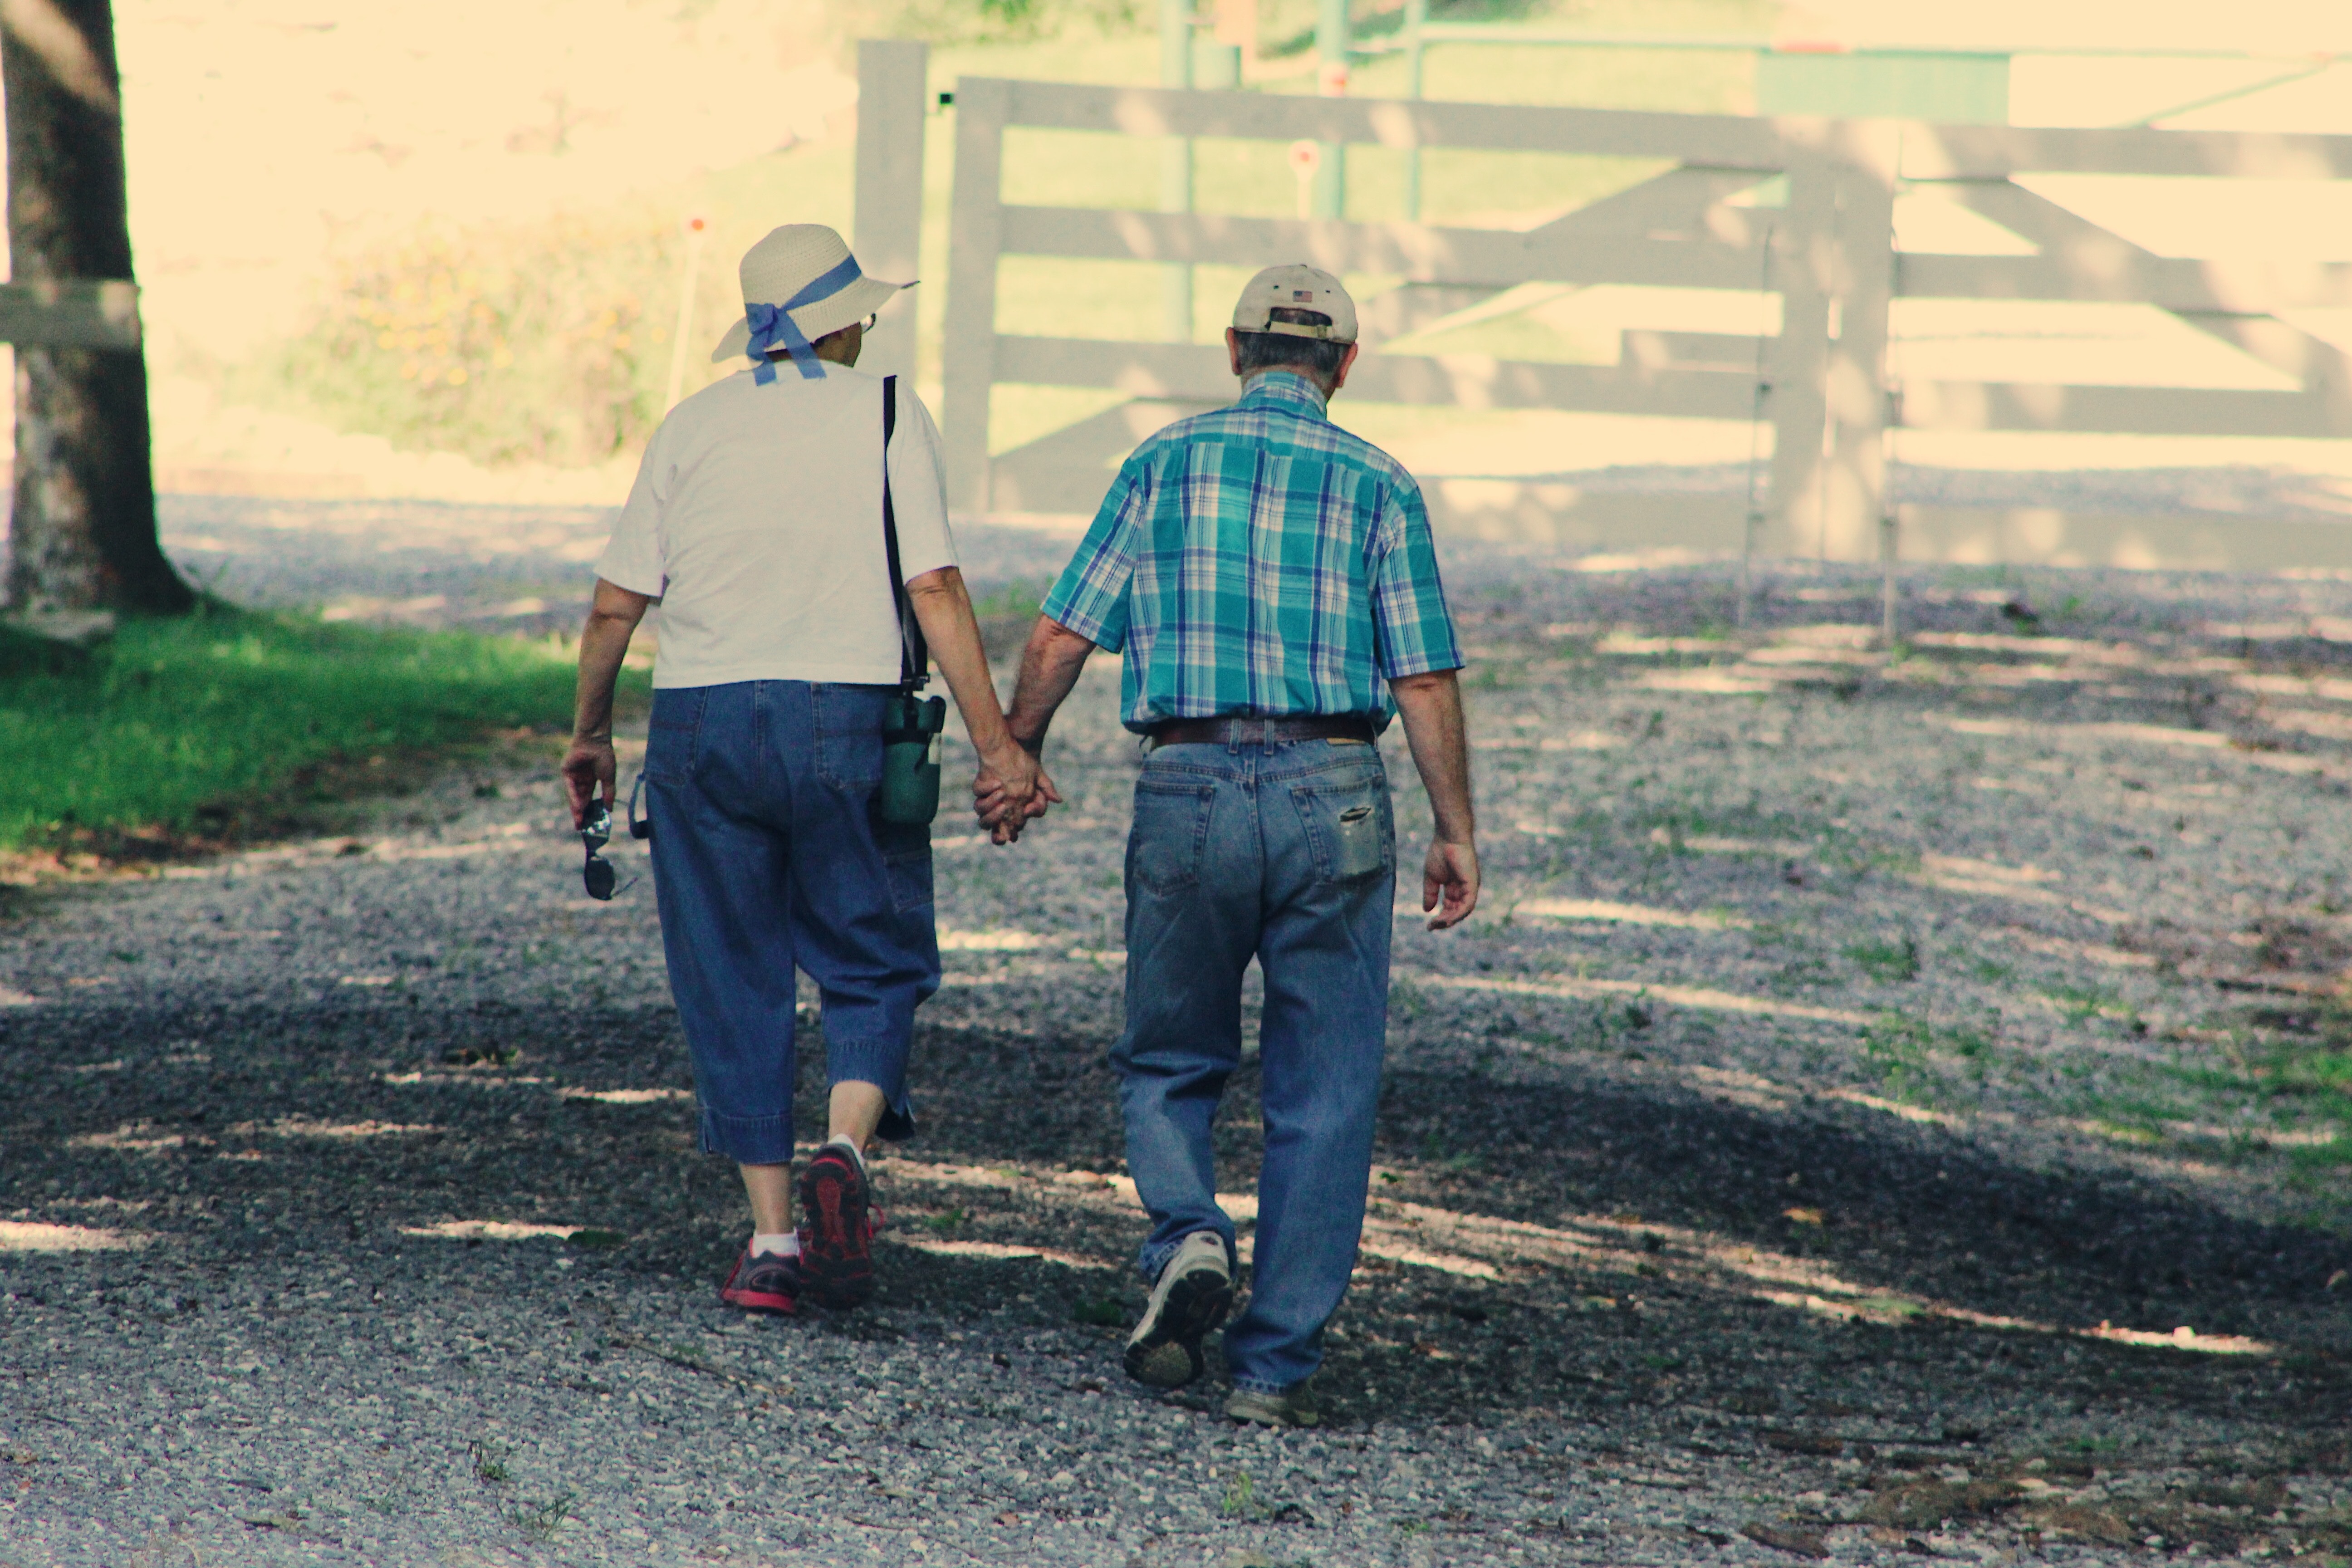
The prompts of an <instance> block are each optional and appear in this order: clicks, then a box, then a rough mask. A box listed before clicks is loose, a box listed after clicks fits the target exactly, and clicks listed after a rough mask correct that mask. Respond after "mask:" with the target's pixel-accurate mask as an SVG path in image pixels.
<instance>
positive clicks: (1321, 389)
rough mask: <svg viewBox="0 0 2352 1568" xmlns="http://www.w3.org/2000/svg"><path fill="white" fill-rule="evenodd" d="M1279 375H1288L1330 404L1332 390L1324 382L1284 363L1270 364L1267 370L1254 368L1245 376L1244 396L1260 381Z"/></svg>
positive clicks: (1243, 382)
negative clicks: (1283, 364)
mask: <svg viewBox="0 0 2352 1568" xmlns="http://www.w3.org/2000/svg"><path fill="white" fill-rule="evenodd" d="M1277 375H1286V376H1288V377H1289V378H1290V379H1291V380H1293V381H1295V382H1297V383H1298V384H1300V385H1301V386H1304V387H1306V388H1307V390H1308V391H1310V392H1312V393H1313V394H1315V398H1316V401H1317V402H1318V403H1321V404H1324V405H1327V406H1328V405H1329V404H1330V401H1331V394H1330V391H1329V389H1328V388H1327V387H1325V386H1324V385H1323V384H1322V383H1320V382H1318V381H1317V380H1316V379H1315V378H1314V377H1313V376H1311V375H1308V374H1306V373H1305V372H1304V371H1297V370H1291V369H1289V368H1287V367H1286V366H1282V365H1273V366H1269V367H1268V368H1266V369H1265V370H1254V371H1252V372H1250V373H1249V374H1247V375H1244V376H1243V377H1242V395H1243V396H1244V397H1247V396H1248V395H1250V393H1251V392H1252V391H1253V390H1254V389H1255V387H1256V386H1257V384H1258V383H1260V382H1262V381H1265V380H1266V379H1267V378H1269V377H1271V376H1277Z"/></svg>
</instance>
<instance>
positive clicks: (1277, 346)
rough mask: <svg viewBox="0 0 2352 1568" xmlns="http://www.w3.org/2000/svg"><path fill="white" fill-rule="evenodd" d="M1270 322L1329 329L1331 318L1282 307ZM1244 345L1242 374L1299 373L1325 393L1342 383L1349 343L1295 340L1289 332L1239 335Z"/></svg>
mask: <svg viewBox="0 0 2352 1568" xmlns="http://www.w3.org/2000/svg"><path fill="white" fill-rule="evenodd" d="M1270 319H1271V320H1273V321H1282V322H1286V323H1287V324H1289V325H1291V326H1295V327H1328V326H1329V325H1330V324H1331V318H1330V317H1328V316H1327V315H1325V314H1324V313H1323V312H1322V311H1320V310H1294V309H1292V308H1290V307H1289V306H1279V307H1277V308H1276V309H1275V310H1273V311H1272V312H1270ZM1234 336H1235V337H1236V338H1238V339H1239V340H1240V341H1241V366H1242V374H1244V375H1248V374H1252V373H1253V372H1255V371H1261V370H1296V371H1302V372H1304V373H1305V374H1307V376H1308V377H1309V378H1310V379H1312V380H1313V381H1314V382H1315V383H1316V384H1318V386H1320V387H1322V388H1323V390H1324V391H1325V392H1327V393H1328V392H1329V391H1330V390H1331V384H1332V383H1333V382H1334V381H1336V380H1338V379H1339V366H1340V364H1341V363H1343V362H1345V361H1346V359H1347V357H1348V350H1349V348H1350V347H1351V346H1353V345H1351V344H1349V343H1338V342H1332V341H1331V340H1330V339H1328V338H1300V337H1293V336H1292V335H1291V334H1289V333H1288V332H1236V333H1234Z"/></svg>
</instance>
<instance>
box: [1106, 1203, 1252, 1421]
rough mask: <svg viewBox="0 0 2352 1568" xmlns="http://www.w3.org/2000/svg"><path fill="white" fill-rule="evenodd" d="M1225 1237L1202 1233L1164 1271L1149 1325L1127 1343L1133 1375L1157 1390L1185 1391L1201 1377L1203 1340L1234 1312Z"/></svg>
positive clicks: (1148, 1312)
mask: <svg viewBox="0 0 2352 1568" xmlns="http://www.w3.org/2000/svg"><path fill="white" fill-rule="evenodd" d="M1233 1305H1234V1275H1233V1270H1232V1269H1231V1268H1228V1267H1227V1266H1226V1263H1225V1238H1224V1237H1222V1236H1219V1235H1218V1234H1217V1233H1216V1232H1215V1231H1213V1230H1196V1231H1194V1232H1193V1233H1192V1235H1190V1236H1188V1237H1185V1238H1184V1239H1183V1240H1182V1241H1181V1242H1180V1243H1179V1244H1178V1245H1177V1247H1176V1256H1175V1257H1173V1258H1170V1259H1169V1260H1168V1264H1167V1267H1165V1268H1162V1269H1160V1279H1159V1280H1158V1282H1157V1283H1155V1284H1154V1285H1153V1286H1152V1287H1151V1300H1150V1302H1148V1303H1147V1304H1146V1305H1145V1307H1144V1309H1143V1321H1141V1322H1139V1323H1138V1324H1136V1325H1135V1332H1133V1333H1132V1334H1129V1336H1128V1339H1127V1375H1128V1376H1129V1377H1131V1378H1133V1379H1135V1381H1136V1382H1138V1383H1142V1384H1150V1386H1152V1387H1153V1388H1181V1387H1183V1386H1184V1385H1185V1384H1188V1383H1190V1382H1192V1380H1193V1379H1194V1378H1196V1377H1198V1376H1200V1375H1201V1368H1202V1360H1201V1342H1202V1340H1203V1339H1206V1338H1207V1337H1208V1334H1209V1331H1211V1330H1212V1329H1213V1328H1215V1327H1216V1326H1217V1325H1218V1324H1219V1323H1222V1322H1223V1321H1225V1314H1226V1313H1227V1312H1229V1311H1231V1310H1233Z"/></svg>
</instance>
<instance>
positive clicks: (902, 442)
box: [887, 376, 956, 579]
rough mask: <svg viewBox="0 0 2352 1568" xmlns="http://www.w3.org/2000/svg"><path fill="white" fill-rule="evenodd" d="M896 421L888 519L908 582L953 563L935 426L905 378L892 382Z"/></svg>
mask: <svg viewBox="0 0 2352 1568" xmlns="http://www.w3.org/2000/svg"><path fill="white" fill-rule="evenodd" d="M896 386H897V390H898V424H897V426H895V427H894V428H893V429H892V431H891V434H890V451H889V454H888V457H887V463H888V467H889V472H890V516H891V519H892V521H895V522H896V523H897V524H898V568H899V570H900V572H902V573H903V574H905V575H906V576H907V577H908V578H910V579H911V578H915V577H919V576H921V575H922V574H924V573H926V572H936V571H938V570H939V569H940V567H942V566H952V565H954V564H955V563H956V547H955V535H954V534H953V533H952V532H950V530H949V528H948V486H947V478H946V475H945V472H944V470H943V468H942V466H941V464H940V427H939V426H937V425H935V424H933V423H932V422H931V411H930V410H929V409H928V408H926V407H924V406H923V400H922V399H921V398H919V397H918V396H916V395H915V390H914V388H913V387H911V386H909V385H908V384H907V378H906V377H904V376H900V377H899V378H898V382H897V383H896Z"/></svg>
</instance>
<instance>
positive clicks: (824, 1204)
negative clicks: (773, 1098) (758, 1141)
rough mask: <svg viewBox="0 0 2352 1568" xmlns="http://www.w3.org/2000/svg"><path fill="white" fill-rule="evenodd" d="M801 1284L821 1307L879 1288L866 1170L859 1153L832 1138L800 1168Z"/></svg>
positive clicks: (862, 1297)
mask: <svg viewBox="0 0 2352 1568" xmlns="http://www.w3.org/2000/svg"><path fill="white" fill-rule="evenodd" d="M800 1199H801V1233H800V1234H801V1258H800V1278H801V1284H802V1288H803V1289H805V1290H806V1291H807V1292H808V1298H809V1300H812V1301H814V1302H815V1303H816V1304H817V1305H818V1306H820V1307H831V1308H836V1309H837V1308H842V1307H856V1306H859V1305H861V1304H863V1303H864V1302H865V1301H866V1300H867V1299H868V1298H870V1297H871V1296H872V1295H873V1294H874V1249H873V1247H872V1245H871V1244H872V1242H873V1240H874V1230H875V1226H876V1222H877V1220H878V1219H879V1217H880V1216H879V1215H876V1214H875V1213H874V1212H873V1205H872V1201H871V1196H870V1194H868V1192H867V1190H866V1172H865V1170H864V1168H863V1167H862V1166H860V1165H859V1164H858V1163H857V1159H856V1156H855V1155H853V1154H851V1153H850V1152H849V1151H848V1150H846V1149H845V1148H843V1147H842V1146H841V1145H840V1144H838V1143H828V1144H826V1145H825V1146H824V1148H822V1149H819V1150H818V1151H817V1152H815V1153H814V1154H813V1155H811V1156H810V1157H809V1163H808V1169H806V1170H804V1171H803V1172H802V1173H801V1190H800Z"/></svg>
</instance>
